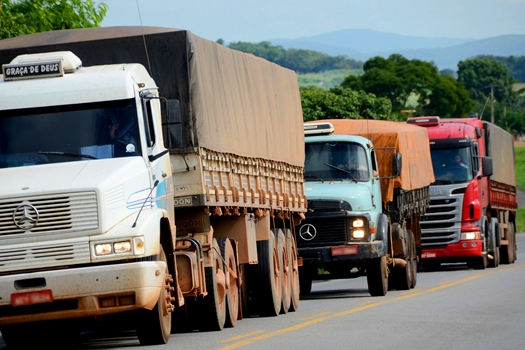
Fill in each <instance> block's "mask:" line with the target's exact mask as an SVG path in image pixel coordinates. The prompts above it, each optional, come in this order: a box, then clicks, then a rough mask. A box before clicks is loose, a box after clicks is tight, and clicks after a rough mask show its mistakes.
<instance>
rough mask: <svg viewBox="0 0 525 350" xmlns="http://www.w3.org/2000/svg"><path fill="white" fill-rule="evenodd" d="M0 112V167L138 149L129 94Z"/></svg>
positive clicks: (129, 153)
mask: <svg viewBox="0 0 525 350" xmlns="http://www.w3.org/2000/svg"><path fill="white" fill-rule="evenodd" d="M0 114H1V116H0V168H7V167H19V166H28V165H37V164H48V163H60V162H71V161H79V160H90V159H103V158H118V157H129V156H136V155H140V154H141V149H140V142H139V134H138V127H137V111H136V107H135V101H134V100H133V99H130V100H121V101H110V102H103V103H90V104H81V105H67V106H59V107H56V106H55V107H45V108H32V109H26V110H8V111H2V112H1V113H0Z"/></svg>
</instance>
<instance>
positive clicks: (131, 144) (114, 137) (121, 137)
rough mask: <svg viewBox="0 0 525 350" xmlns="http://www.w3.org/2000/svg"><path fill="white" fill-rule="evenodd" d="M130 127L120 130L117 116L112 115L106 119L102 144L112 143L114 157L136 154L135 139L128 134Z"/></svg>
mask: <svg viewBox="0 0 525 350" xmlns="http://www.w3.org/2000/svg"><path fill="white" fill-rule="evenodd" d="M130 129H131V128H128V130H122V129H121V128H120V123H119V121H118V119H117V117H114V116H112V117H111V118H109V119H108V123H107V130H106V133H105V137H104V140H103V142H102V144H111V145H113V156H114V157H127V156H135V155H137V150H136V146H135V145H136V141H135V140H134V138H133V137H132V136H131V135H130ZM122 133H123V134H122Z"/></svg>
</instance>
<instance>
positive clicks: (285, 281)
mask: <svg viewBox="0 0 525 350" xmlns="http://www.w3.org/2000/svg"><path fill="white" fill-rule="evenodd" d="M276 232H277V251H278V252H279V272H280V276H281V311H280V313H281V314H287V313H288V310H289V309H290V304H291V303H292V281H291V277H292V276H291V274H290V270H291V269H290V258H289V254H288V249H287V245H286V236H285V234H284V232H283V230H281V229H277V231H276Z"/></svg>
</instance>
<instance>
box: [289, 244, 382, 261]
mask: <svg viewBox="0 0 525 350" xmlns="http://www.w3.org/2000/svg"><path fill="white" fill-rule="evenodd" d="M298 253H299V256H300V257H302V259H303V265H315V264H318V265H322V264H329V263H338V262H344V261H358V260H369V259H374V258H379V257H381V256H384V255H386V254H387V252H386V249H385V245H384V243H383V242H382V241H374V242H372V243H370V242H365V243H352V244H348V245H338V246H329V247H313V248H299V249H298Z"/></svg>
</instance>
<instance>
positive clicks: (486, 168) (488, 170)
mask: <svg viewBox="0 0 525 350" xmlns="http://www.w3.org/2000/svg"><path fill="white" fill-rule="evenodd" d="M481 163H482V166H483V172H482V173H481V174H482V175H483V176H491V175H492V174H493V168H492V157H481Z"/></svg>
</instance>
